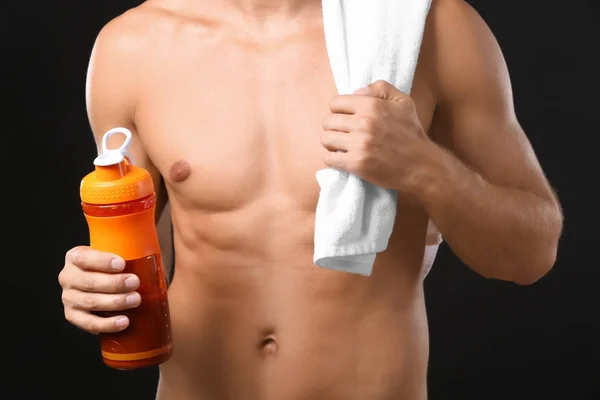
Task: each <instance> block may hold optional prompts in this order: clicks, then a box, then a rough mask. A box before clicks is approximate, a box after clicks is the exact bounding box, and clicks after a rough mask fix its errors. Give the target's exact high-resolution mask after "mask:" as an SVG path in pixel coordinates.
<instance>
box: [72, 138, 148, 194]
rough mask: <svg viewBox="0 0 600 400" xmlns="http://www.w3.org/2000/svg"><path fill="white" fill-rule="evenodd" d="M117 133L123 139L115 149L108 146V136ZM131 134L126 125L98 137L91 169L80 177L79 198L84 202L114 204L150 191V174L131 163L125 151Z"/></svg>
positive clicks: (129, 143) (127, 151) (127, 152)
mask: <svg viewBox="0 0 600 400" xmlns="http://www.w3.org/2000/svg"><path fill="white" fill-rule="evenodd" d="M117 133H121V134H123V135H125V141H124V142H123V144H122V145H121V147H119V148H117V149H109V148H108V145H107V143H108V139H109V138H110V137H111V136H113V135H115V134H117ZM132 138H133V137H132V134H131V131H130V130H129V129H126V128H114V129H111V130H109V131H108V132H106V133H105V134H104V136H103V137H102V153H100V154H99V155H98V157H96V159H95V160H94V165H95V170H94V171H93V172H91V173H89V174H88V175H86V176H85V177H84V178H83V179H82V180H81V186H80V191H79V193H80V196H81V201H83V202H84V203H88V204H99V205H101V204H116V203H124V202H128V201H133V200H138V199H141V198H144V197H147V196H150V195H152V194H153V193H154V183H153V181H152V176H151V175H150V173H149V172H148V171H146V170H145V169H143V168H139V167H136V166H135V165H133V157H131V154H129V146H130V145H131V140H132Z"/></svg>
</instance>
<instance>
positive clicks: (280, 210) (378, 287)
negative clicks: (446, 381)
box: [59, 0, 562, 400]
mask: <svg viewBox="0 0 600 400" xmlns="http://www.w3.org/2000/svg"><path fill="white" fill-rule="evenodd" d="M322 25H323V20H322V15H321V0H268V1H267V0H218V1H217V0H149V1H147V2H145V3H144V4H142V5H141V6H139V7H137V8H135V9H132V10H130V11H128V12H126V13H125V14H123V15H121V16H119V17H118V18H116V19H115V20H113V21H112V22H110V23H109V24H108V25H107V26H106V27H105V28H104V29H103V30H102V31H101V33H100V34H99V36H98V38H97V42H96V44H95V47H94V50H93V55H92V57H91V62H90V68H89V73H88V75H89V76H88V88H87V91H88V92H87V101H88V110H89V118H90V121H91V126H92V128H93V132H94V134H95V137H96V140H97V141H100V138H101V136H102V134H103V133H104V132H106V131H107V130H109V129H111V128H113V127H115V126H124V127H127V128H129V129H131V130H132V132H133V133H134V142H133V148H132V149H131V152H132V154H133V156H134V157H135V160H136V162H137V163H138V164H139V165H140V166H142V167H145V168H147V169H148V170H150V171H151V173H152V175H153V177H154V179H155V184H156V187H157V188H161V190H160V191H159V193H158V197H159V200H160V201H159V203H160V207H163V206H164V204H165V203H166V201H167V196H168V200H169V202H170V205H171V213H172V220H173V224H174V240H175V249H176V254H177V265H176V272H175V277H174V279H173V281H172V283H171V285H170V288H169V301H170V306H171V313H172V326H173V342H174V348H175V351H174V354H173V356H172V358H171V359H170V360H169V361H168V362H166V363H165V364H163V365H162V366H161V368H160V382H159V386H158V399H160V400H225V399H233V400H303V399H307V400H308V399H311V400H384V399H385V400H392V399H393V400H396V399H406V400H422V399H426V397H427V389H426V372H427V362H428V351H429V347H428V328H427V319H426V312H425V302H424V295H423V259H424V248H425V239H426V228H427V221H428V218H429V217H431V219H432V220H433V221H434V222H435V224H436V225H437V226H438V228H439V229H440V231H441V233H442V234H443V236H444V238H445V240H446V241H447V242H448V244H449V246H450V247H451V248H452V250H453V251H454V252H455V253H456V254H457V255H458V256H459V257H460V258H461V259H462V260H463V261H464V262H465V263H466V264H468V265H469V266H470V267H471V268H472V269H473V270H475V271H476V272H478V273H479V274H481V275H483V276H484V277H487V278H491V279H501V280H505V281H511V282H515V283H517V284H521V285H527V284H531V283H533V282H535V281H536V280H538V279H539V278H540V277H542V276H543V275H544V274H545V273H546V272H547V271H548V270H549V269H550V268H551V267H552V265H553V264H554V261H555V258H556V252H557V243H558V239H559V236H560V233H561V227H562V215H561V211H560V207H559V204H558V202H557V200H556V198H555V196H554V194H553V191H552V190H551V187H550V186H549V184H548V182H547V180H546V178H545V177H544V173H543V172H542V169H541V168H540V165H539V163H538V161H537V160H536V157H535V155H534V152H533V151H532V149H531V146H530V144H529V142H528V140H527V138H526V136H525V134H524V132H523V131H522V129H521V127H520V126H519V123H518V121H517V119H516V117H515V112H514V109H513V100H512V94H511V86H510V82H509V77H508V74H507V70H506V65H505V63H504V60H503V57H502V54H501V52H500V49H499V47H498V45H497V43H496V41H495V40H494V38H493V36H492V34H491V33H490V31H489V30H488V28H487V27H486V25H485V23H484V22H483V21H482V19H481V18H480V17H479V16H478V15H477V14H476V13H475V12H474V10H472V9H471V8H470V7H469V6H468V5H467V4H466V3H464V2H463V1H462V0H437V1H434V2H433V5H432V7H431V10H430V13H429V16H428V20H427V26H426V31H425V36H424V40H423V45H422V48H421V55H420V62H419V65H418V68H417V72H416V77H415V81H414V85H413V91H412V93H411V96H410V97H408V96H406V95H404V94H402V93H401V92H399V91H398V90H396V89H395V88H393V87H391V86H390V85H388V84H386V83H385V82H377V83H375V84H373V85H370V86H369V87H367V88H365V89H363V90H362V91H360V92H359V93H357V94H354V95H346V96H336V95H335V94H336V89H335V85H334V81H333V76H332V73H331V70H330V67H329V63H328V58H327V53H326V48H325V42H324V34H323V26H322ZM339 149H341V150H347V152H346V153H340V152H335V150H339ZM327 166H330V167H334V168H340V169H344V170H347V171H349V172H351V173H354V174H357V175H358V176H360V177H362V178H364V179H365V180H367V181H370V182H372V183H375V184H378V185H380V186H384V187H387V188H391V189H396V190H398V192H399V197H400V200H399V206H398V207H399V210H398V216H401V218H402V221H401V223H398V222H397V223H396V225H395V227H396V228H395V231H394V233H393V236H392V238H391V240H390V243H389V246H388V250H387V251H385V252H384V253H381V254H379V255H378V257H377V260H376V263H375V265H374V272H373V274H372V276H371V277H363V276H359V275H353V274H349V273H343V272H336V271H330V270H325V269H322V268H320V267H317V266H315V265H314V264H313V263H312V250H313V231H314V217H315V215H314V212H315V208H316V203H317V198H318V193H319V187H318V184H317V182H316V180H315V172H316V171H317V170H320V169H322V168H325V167H327ZM158 213H159V214H160V208H159V211H158ZM122 267H123V261H122V260H121V259H120V258H119V257H117V256H114V255H111V254H103V253H98V252H95V251H93V250H90V249H89V248H87V247H81V246H80V247H76V248H74V249H72V250H70V251H69V252H68V253H67V255H66V261H65V266H64V269H63V271H62V272H61V274H60V277H59V281H60V283H61V285H62V288H63V302H64V307H65V316H66V318H67V320H68V321H70V322H71V323H73V324H74V325H76V326H78V327H80V328H82V329H85V330H87V331H89V332H93V333H98V332H109V331H117V330H121V329H126V328H127V320H126V319H123V318H118V317H115V318H108V319H104V318H101V317H99V316H97V315H95V314H93V313H92V311H101V310H122V309H126V308H128V307H135V306H136V305H137V304H138V303H139V301H140V298H139V295H137V294H136V293H135V289H136V285H137V282H136V278H135V277H131V276H130V275H129V274H124V273H115V271H117V272H118V271H119V269H120V268H122ZM126 283H131V286H128V285H126ZM128 296H131V297H128ZM126 299H131V300H132V302H131V303H127V302H126ZM122 322H125V323H124V324H122Z"/></svg>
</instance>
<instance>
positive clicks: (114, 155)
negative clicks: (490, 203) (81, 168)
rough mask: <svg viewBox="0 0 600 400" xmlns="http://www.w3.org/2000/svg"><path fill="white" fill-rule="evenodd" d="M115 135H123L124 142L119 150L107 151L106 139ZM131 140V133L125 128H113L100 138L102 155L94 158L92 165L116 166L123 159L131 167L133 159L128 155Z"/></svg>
mask: <svg viewBox="0 0 600 400" xmlns="http://www.w3.org/2000/svg"><path fill="white" fill-rule="evenodd" d="M117 133H122V134H123V135H125V141H124V142H123V144H122V145H121V146H120V147H119V148H116V149H109V148H108V145H107V142H108V139H109V138H110V137H111V136H113V135H115V134H117ZM132 138H133V136H132V135H131V131H130V130H129V129H127V128H113V129H111V130H109V131H108V132H106V133H105V134H104V136H103V137H102V153H101V154H100V155H99V156H98V157H96V159H95V160H94V165H96V166H99V167H108V166H110V165H117V164H119V163H121V162H123V161H124V160H125V159H127V161H129V163H130V164H131V165H133V157H132V156H131V154H130V153H129V146H130V145H131V140H132Z"/></svg>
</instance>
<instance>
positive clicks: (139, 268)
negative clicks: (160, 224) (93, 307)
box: [82, 193, 173, 369]
mask: <svg viewBox="0 0 600 400" xmlns="http://www.w3.org/2000/svg"><path fill="white" fill-rule="evenodd" d="M155 205H156V196H155V194H154V193H153V194H152V195H150V196H146V197H144V198H141V199H137V200H132V201H127V202H123V203H116V204H89V203H85V202H82V208H83V211H84V214H85V217H86V220H87V222H88V227H89V231H90V247H92V248H94V249H96V250H100V251H104V252H108V253H113V254H117V255H119V256H121V257H123V258H124V259H125V262H126V267H125V270H124V271H123V272H125V273H132V274H135V275H137V276H138V278H139V279H140V287H139V288H138V290H137V291H138V292H139V294H140V296H141V298H142V301H141V304H140V305H139V306H138V307H136V308H134V309H130V310H125V311H119V312H110V313H104V314H103V315H104V316H112V315H126V316H127V317H128V318H129V326H128V327H127V328H126V329H124V330H123V331H121V332H116V333H103V334H101V335H100V346H101V350H102V358H103V360H104V363H105V364H106V365H108V366H109V367H112V368H116V369H136V368H143V367H150V366H155V365H158V364H161V363H163V362H165V361H166V360H168V359H169V358H170V357H171V355H172V352H173V346H172V337H171V321H170V313H169V303H168V298H167V284H166V280H165V273H164V269H163V265H162V258H161V254H160V246H159V242H158V235H157V233H156V226H155V223H154V213H155Z"/></svg>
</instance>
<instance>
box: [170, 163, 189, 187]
mask: <svg viewBox="0 0 600 400" xmlns="http://www.w3.org/2000/svg"><path fill="white" fill-rule="evenodd" d="M191 173H192V169H191V168H190V165H189V164H188V163H187V162H185V161H177V162H176V163H174V164H173V165H171V168H169V176H170V177H171V179H172V180H173V181H174V182H183V181H184V180H186V179H187V177H188V176H190V174H191Z"/></svg>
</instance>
